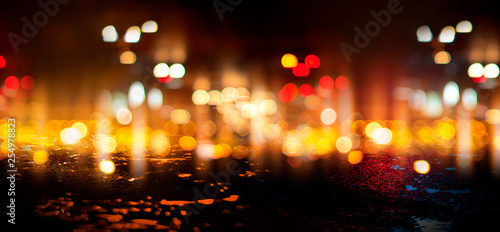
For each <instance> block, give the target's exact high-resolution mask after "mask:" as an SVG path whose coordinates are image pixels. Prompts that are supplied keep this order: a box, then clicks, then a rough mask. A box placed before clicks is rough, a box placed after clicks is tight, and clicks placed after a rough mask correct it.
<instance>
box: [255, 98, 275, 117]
mask: <svg viewBox="0 0 500 232" xmlns="http://www.w3.org/2000/svg"><path fill="white" fill-rule="evenodd" d="M259 109H260V112H262V113H263V114H266V115H271V114H274V113H276V110H277V109H278V105H277V104H276V102H274V101H273V100H271V99H266V100H264V101H262V102H261V103H260V105H259Z"/></svg>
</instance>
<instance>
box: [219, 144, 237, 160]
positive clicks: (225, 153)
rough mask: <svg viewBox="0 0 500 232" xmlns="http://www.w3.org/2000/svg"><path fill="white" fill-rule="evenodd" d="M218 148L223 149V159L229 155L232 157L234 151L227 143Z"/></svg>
mask: <svg viewBox="0 0 500 232" xmlns="http://www.w3.org/2000/svg"><path fill="white" fill-rule="evenodd" d="M217 146H219V147H220V148H222V151H223V153H222V157H223V158H224V157H228V156H229V155H231V152H232V150H233V149H232V148H231V146H229V144H227V143H220V144H219V145H217Z"/></svg>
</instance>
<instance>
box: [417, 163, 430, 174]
mask: <svg viewBox="0 0 500 232" xmlns="http://www.w3.org/2000/svg"><path fill="white" fill-rule="evenodd" d="M413 169H415V171H416V172H418V173H420V174H427V173H428V172H429V171H430V170H431V166H430V165H429V163H428V162H427V161H425V160H417V161H415V162H414V163H413Z"/></svg>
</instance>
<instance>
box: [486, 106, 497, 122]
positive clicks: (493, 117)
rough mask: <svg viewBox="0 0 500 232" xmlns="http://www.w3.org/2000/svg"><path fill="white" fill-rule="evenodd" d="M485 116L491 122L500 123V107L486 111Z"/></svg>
mask: <svg viewBox="0 0 500 232" xmlns="http://www.w3.org/2000/svg"><path fill="white" fill-rule="evenodd" d="M484 117H485V119H486V121H487V122H488V123H489V124H500V110H499V109H489V110H488V111H486V114H485V115H484Z"/></svg>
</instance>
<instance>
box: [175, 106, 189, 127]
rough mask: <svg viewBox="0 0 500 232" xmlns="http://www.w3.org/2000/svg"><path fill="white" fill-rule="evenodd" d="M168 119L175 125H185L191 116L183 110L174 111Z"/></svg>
mask: <svg viewBox="0 0 500 232" xmlns="http://www.w3.org/2000/svg"><path fill="white" fill-rule="evenodd" d="M170 118H171V119H172V121H173V122H174V123H176V124H186V123H188V122H189V120H190V119H191V115H190V114H189V112H188V111H187V110H185V109H175V110H172V112H171V113H170Z"/></svg>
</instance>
